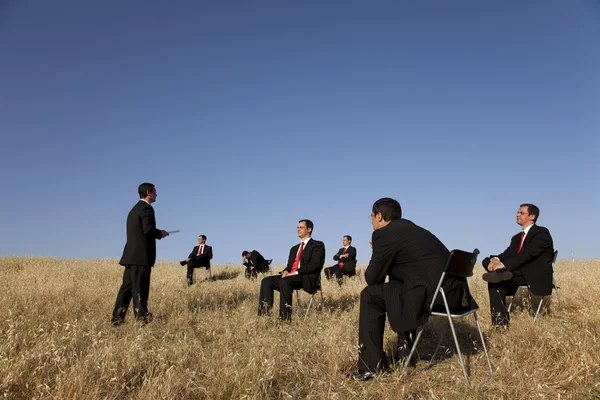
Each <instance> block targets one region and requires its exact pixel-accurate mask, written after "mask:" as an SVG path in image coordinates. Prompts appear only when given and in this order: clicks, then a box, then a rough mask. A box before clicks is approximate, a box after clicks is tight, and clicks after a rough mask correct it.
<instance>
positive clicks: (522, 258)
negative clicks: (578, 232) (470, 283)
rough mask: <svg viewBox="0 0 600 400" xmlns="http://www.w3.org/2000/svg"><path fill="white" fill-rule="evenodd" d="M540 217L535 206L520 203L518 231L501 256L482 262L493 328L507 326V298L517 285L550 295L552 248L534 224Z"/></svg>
mask: <svg viewBox="0 0 600 400" xmlns="http://www.w3.org/2000/svg"><path fill="white" fill-rule="evenodd" d="M539 215H540V209H539V208H538V207H536V206H535V205H533V204H529V203H525V204H521V206H520V207H519V211H517V224H519V225H520V226H521V232H519V233H517V234H516V235H515V236H513V237H512V239H511V240H510V245H509V246H508V248H507V249H506V250H504V252H503V253H502V254H499V255H497V256H490V257H487V258H485V259H484V260H483V262H482V264H483V267H484V268H485V269H486V270H487V271H488V272H486V273H485V274H483V279H484V280H485V281H487V282H488V293H489V295H490V310H491V313H492V324H493V325H494V326H506V325H508V323H509V321H510V316H509V314H508V310H507V308H506V296H512V295H514V294H515V293H516V292H517V289H518V287H519V286H525V285H527V286H529V290H531V293H532V294H533V295H535V296H548V295H551V294H552V288H553V285H552V274H553V271H552V260H553V259H554V245H553V242H552V236H550V232H549V231H548V229H546V228H544V227H543V226H539V225H536V224H535V223H536V221H537V219H538V217H539ZM539 300H541V298H539Z"/></svg>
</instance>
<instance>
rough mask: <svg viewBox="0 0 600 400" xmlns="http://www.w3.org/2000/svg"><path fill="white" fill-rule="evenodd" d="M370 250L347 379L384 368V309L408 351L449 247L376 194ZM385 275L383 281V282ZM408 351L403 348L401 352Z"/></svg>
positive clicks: (368, 376) (362, 377)
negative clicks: (353, 362)
mask: <svg viewBox="0 0 600 400" xmlns="http://www.w3.org/2000/svg"><path fill="white" fill-rule="evenodd" d="M371 223H372V224H373V229H374V232H373V236H372V239H371V242H372V246H373V255H372V257H371V261H370V262H369V266H368V267H367V270H366V272H365V279H366V281H367V287H366V288H364V289H363V291H362V292H361V294H360V315H359V322H358V340H359V358H358V371H356V372H353V373H351V374H349V377H350V378H351V379H355V380H359V381H365V380H368V379H371V378H372V377H373V376H374V374H375V373H376V372H377V371H379V370H382V369H384V368H386V366H387V365H386V364H387V357H386V354H385V352H384V351H383V332H384V328H385V316H386V312H387V316H388V319H389V321H390V325H391V327H392V329H393V330H394V331H395V332H398V333H401V332H404V337H405V342H406V343H405V344H404V345H403V346H406V348H407V349H408V350H409V351H410V348H411V346H412V342H413V340H414V335H415V333H416V328H417V327H418V326H420V325H423V324H424V323H425V322H426V321H427V318H428V315H429V305H430V303H431V301H432V298H433V294H434V292H435V289H436V287H437V284H438V282H439V280H440V278H441V276H442V272H443V271H444V268H445V266H446V262H447V261H448V257H449V256H450V252H449V251H448V249H447V248H446V246H444V244H443V243H442V242H440V240H439V239H438V238H437V237H435V236H434V235H433V234H432V233H431V232H429V231H428V230H426V229H423V228H421V227H420V226H418V225H415V224H414V223H412V222H411V221H409V220H407V219H403V218H402V209H401V208H400V203H398V202H397V201H396V200H394V199H390V198H382V199H379V200H377V201H376V202H375V204H373V209H372V212H371ZM386 277H389V282H387V283H385V279H386ZM407 354H408V353H407Z"/></svg>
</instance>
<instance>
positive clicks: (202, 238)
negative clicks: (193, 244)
mask: <svg viewBox="0 0 600 400" xmlns="http://www.w3.org/2000/svg"><path fill="white" fill-rule="evenodd" d="M204 243H206V235H199V236H198V244H204Z"/></svg>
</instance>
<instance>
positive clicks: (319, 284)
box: [296, 274, 325, 321]
mask: <svg viewBox="0 0 600 400" xmlns="http://www.w3.org/2000/svg"><path fill="white" fill-rule="evenodd" d="M301 290H304V289H296V298H297V300H298V308H300V291H301ZM317 292H321V305H320V307H321V309H323V307H324V306H325V299H324V297H323V287H322V286H321V275H320V274H319V280H318V281H317V288H316V289H315V291H314V293H309V295H310V301H309V302H308V307H307V308H306V312H305V313H304V319H303V321H306V317H308V312H309V311H310V308H311V307H312V304H313V301H314V299H315V296H316V294H317ZM307 293H308V292H307Z"/></svg>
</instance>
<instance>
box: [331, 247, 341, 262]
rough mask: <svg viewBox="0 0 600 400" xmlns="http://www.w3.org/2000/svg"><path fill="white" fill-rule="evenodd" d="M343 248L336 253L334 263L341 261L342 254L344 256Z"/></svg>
mask: <svg viewBox="0 0 600 400" xmlns="http://www.w3.org/2000/svg"><path fill="white" fill-rule="evenodd" d="M342 251H343V248H342V249H340V250H338V252H337V253H335V255H334V256H333V260H334V261H339V260H340V254H342Z"/></svg>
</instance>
